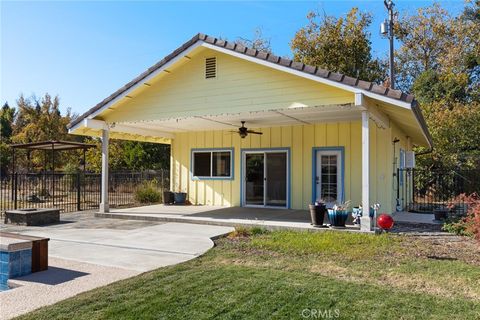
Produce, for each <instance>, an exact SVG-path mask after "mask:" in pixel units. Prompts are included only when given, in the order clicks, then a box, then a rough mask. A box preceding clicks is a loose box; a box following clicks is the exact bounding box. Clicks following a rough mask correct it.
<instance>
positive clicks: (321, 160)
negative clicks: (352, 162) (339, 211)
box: [315, 150, 343, 207]
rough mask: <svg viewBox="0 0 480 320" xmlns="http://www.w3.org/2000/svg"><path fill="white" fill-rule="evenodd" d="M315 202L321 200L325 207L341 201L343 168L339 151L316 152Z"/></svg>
mask: <svg viewBox="0 0 480 320" xmlns="http://www.w3.org/2000/svg"><path fill="white" fill-rule="evenodd" d="M316 152H317V154H316V162H317V163H316V176H315V186H316V187H315V189H316V198H315V200H317V201H318V200H323V201H324V202H325V203H326V204H327V207H333V205H335V203H338V202H340V201H343V172H342V171H343V168H342V163H343V159H342V152H341V151H340V150H318V151H316Z"/></svg>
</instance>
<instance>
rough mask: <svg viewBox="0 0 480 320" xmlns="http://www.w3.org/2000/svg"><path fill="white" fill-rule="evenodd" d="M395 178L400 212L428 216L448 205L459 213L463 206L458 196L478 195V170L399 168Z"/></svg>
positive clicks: (462, 210) (479, 186) (462, 211)
mask: <svg viewBox="0 0 480 320" xmlns="http://www.w3.org/2000/svg"><path fill="white" fill-rule="evenodd" d="M396 178H397V182H396V183H397V190H396V191H397V206H399V207H400V209H401V210H407V211H413V212H425V213H427V212H428V213H429V212H432V211H433V210H435V209H442V208H445V207H447V206H451V207H452V208H453V209H454V210H455V211H457V213H459V214H462V213H465V210H466V206H465V204H464V203H463V201H461V200H459V199H458V196H459V195H461V194H467V195H469V194H472V193H480V170H457V171H434V170H421V169H398V171H397V177H396Z"/></svg>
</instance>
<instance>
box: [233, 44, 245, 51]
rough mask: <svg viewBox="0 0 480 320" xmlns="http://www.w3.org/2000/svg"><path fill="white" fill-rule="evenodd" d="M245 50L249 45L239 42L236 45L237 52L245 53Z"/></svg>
mask: <svg viewBox="0 0 480 320" xmlns="http://www.w3.org/2000/svg"><path fill="white" fill-rule="evenodd" d="M245 50H247V47H244V46H242V45H241V44H237V45H236V46H235V51H237V52H240V53H245Z"/></svg>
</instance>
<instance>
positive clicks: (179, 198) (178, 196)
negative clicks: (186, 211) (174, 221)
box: [174, 192, 187, 204]
mask: <svg viewBox="0 0 480 320" xmlns="http://www.w3.org/2000/svg"><path fill="white" fill-rule="evenodd" d="M174 200H175V204H185V201H186V200H187V194H186V193H185V192H175V194H174Z"/></svg>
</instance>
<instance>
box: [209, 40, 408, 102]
mask: <svg viewBox="0 0 480 320" xmlns="http://www.w3.org/2000/svg"><path fill="white" fill-rule="evenodd" d="M202 46H203V47H205V48H208V49H211V50H215V51H219V52H221V53H225V54H228V55H231V56H234V57H237V58H240V59H244V60H247V61H250V62H254V63H257V64H260V65H263V66H266V67H270V68H273V69H276V70H280V71H283V72H287V73H290V74H293V75H296V76H299V77H302V78H306V79H310V80H313V81H316V82H319V83H322V84H325V85H329V86H332V87H336V88H339V89H343V90H346V91H350V92H353V93H357V92H361V93H363V94H364V95H365V96H367V97H370V98H373V99H377V100H380V101H383V102H387V103H390V104H393V105H396V106H399V107H402V108H406V109H410V108H411V104H410V103H408V102H404V101H399V100H396V99H392V98H389V97H387V96H384V95H381V94H377V93H374V92H370V91H366V90H363V89H360V88H355V87H352V86H349V85H346V84H343V83H340V82H336V81H332V80H328V79H325V78H322V77H319V76H316V75H313V74H309V73H306V72H303V71H299V70H295V69H292V68H290V67H285V66H282V65H280V64H277V63H273V62H270V61H267V60H263V59H258V58H255V57H252V56H248V55H246V54H244V53H240V52H236V51H232V50H230V49H225V48H221V47H217V46H215V45H212V44H209V43H205V42H204V43H203V44H202Z"/></svg>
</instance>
